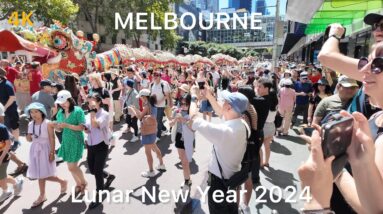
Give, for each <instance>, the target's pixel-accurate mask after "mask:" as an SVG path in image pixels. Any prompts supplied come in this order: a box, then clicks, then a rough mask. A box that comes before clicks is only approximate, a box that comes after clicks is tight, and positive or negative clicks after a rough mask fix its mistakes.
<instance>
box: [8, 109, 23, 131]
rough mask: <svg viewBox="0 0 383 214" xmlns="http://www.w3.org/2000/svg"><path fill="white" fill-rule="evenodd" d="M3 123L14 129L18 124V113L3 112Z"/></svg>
mask: <svg viewBox="0 0 383 214" xmlns="http://www.w3.org/2000/svg"><path fill="white" fill-rule="evenodd" d="M4 125H5V126H6V127H7V128H8V129H10V130H16V129H18V128H19V126H20V118H19V113H18V112H17V111H15V112H10V113H8V112H7V114H5V117H4Z"/></svg>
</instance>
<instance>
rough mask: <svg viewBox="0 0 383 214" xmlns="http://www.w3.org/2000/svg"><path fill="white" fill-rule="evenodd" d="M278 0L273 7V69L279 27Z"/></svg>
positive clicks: (275, 61)
mask: <svg viewBox="0 0 383 214" xmlns="http://www.w3.org/2000/svg"><path fill="white" fill-rule="evenodd" d="M279 2H280V0H277V5H276V8H275V25H274V36H273V40H274V41H273V58H272V60H273V63H272V65H273V70H274V68H275V67H276V66H277V63H278V59H277V47H278V28H279V24H280V23H279Z"/></svg>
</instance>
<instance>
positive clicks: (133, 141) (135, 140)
mask: <svg viewBox="0 0 383 214" xmlns="http://www.w3.org/2000/svg"><path fill="white" fill-rule="evenodd" d="M138 140H139V138H138V137H137V136H134V135H133V137H132V139H130V142H131V143H135V142H137V141H138Z"/></svg>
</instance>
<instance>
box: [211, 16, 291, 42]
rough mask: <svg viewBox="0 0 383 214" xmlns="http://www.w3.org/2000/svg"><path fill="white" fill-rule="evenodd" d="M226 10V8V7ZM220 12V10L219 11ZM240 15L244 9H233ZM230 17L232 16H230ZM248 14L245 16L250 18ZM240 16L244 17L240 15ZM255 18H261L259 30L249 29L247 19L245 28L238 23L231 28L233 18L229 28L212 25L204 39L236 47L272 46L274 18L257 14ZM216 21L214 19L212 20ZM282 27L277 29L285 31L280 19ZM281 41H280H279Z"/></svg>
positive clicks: (285, 26) (249, 23) (284, 25)
mask: <svg viewBox="0 0 383 214" xmlns="http://www.w3.org/2000/svg"><path fill="white" fill-rule="evenodd" d="M226 11H228V9H226ZM221 12H222V11H221ZM235 12H236V13H237V14H239V16H240V17H241V15H240V14H241V13H245V12H246V11H244V10H237V11H235ZM231 17H232V16H231ZM250 17H251V16H250V15H248V16H247V18H248V19H250ZM242 18H244V17H243V16H242ZM257 19H260V20H261V23H260V24H259V26H260V27H261V28H262V29H261V30H255V29H251V27H250V25H251V22H250V20H248V22H247V25H248V26H247V29H243V28H242V27H241V26H240V25H237V29H233V18H231V20H230V22H229V26H230V29H225V28H223V29H217V27H213V30H209V31H207V32H206V41H207V42H215V43H224V44H230V45H234V46H236V47H251V48H264V47H272V46H273V38H274V37H273V35H274V27H275V22H276V19H275V17H273V16H259V17H257ZM207 21H209V20H207ZM214 21H215V22H216V20H214ZM215 25H216V24H214V26H215ZM280 26H282V28H281V29H280V30H279V31H282V32H281V34H282V35H283V32H285V31H287V25H286V24H285V23H284V22H283V21H282V22H281V25H280ZM280 43H282V42H280Z"/></svg>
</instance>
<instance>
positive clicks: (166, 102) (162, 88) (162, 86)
mask: <svg viewBox="0 0 383 214" xmlns="http://www.w3.org/2000/svg"><path fill="white" fill-rule="evenodd" d="M160 84H161V90H162V94H163V95H164V96H165V90H164V87H165V86H164V83H163V82H162V80H161V82H160ZM153 85H154V82H152V84H150V91H152V88H153ZM171 97H172V96H170V98H171ZM165 105H166V106H167V105H168V100H165Z"/></svg>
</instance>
